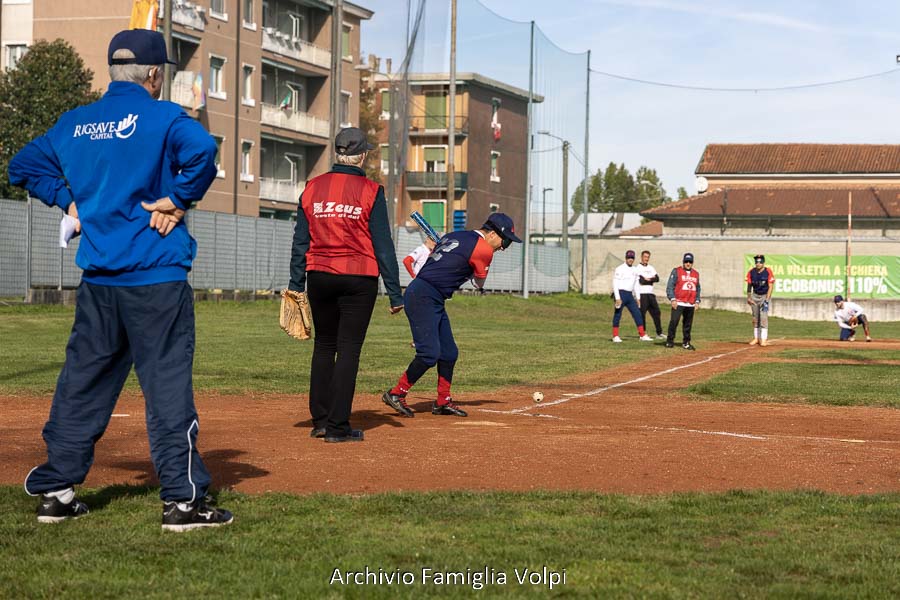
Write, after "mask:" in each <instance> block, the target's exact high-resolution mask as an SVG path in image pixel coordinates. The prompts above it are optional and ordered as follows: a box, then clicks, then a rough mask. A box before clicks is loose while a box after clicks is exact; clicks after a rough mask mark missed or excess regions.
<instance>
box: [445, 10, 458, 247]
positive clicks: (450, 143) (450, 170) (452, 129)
mask: <svg viewBox="0 0 900 600" xmlns="http://www.w3.org/2000/svg"><path fill="white" fill-rule="evenodd" d="M447 100H448V102H449V103H450V109H449V111H448V112H449V115H448V117H449V123H447V207H446V208H447V210H446V213H447V214H446V216H445V217H444V231H445V232H448V231H453V201H454V200H456V183H455V180H456V175H455V172H454V171H455V164H454V157H455V155H456V0H451V2H450V93H449V95H448V99H447Z"/></svg>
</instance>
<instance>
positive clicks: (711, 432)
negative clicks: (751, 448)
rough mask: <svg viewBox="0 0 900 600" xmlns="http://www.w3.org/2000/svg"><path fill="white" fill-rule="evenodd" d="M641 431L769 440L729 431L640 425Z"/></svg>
mask: <svg viewBox="0 0 900 600" xmlns="http://www.w3.org/2000/svg"><path fill="white" fill-rule="evenodd" d="M641 429H649V430H651V431H674V432H677V433H702V434H704V435H724V436H728V437H736V438H746V439H748V440H767V439H769V438H767V437H763V436H760V435H750V434H749V433H732V432H730V431H705V430H703V429H681V428H679V427H650V426H647V425H642V426H641Z"/></svg>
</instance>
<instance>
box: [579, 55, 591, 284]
mask: <svg viewBox="0 0 900 600" xmlns="http://www.w3.org/2000/svg"><path fill="white" fill-rule="evenodd" d="M585 77H586V79H587V82H586V85H587V87H586V88H585V89H586V92H585V96H584V185H582V188H583V189H582V204H581V217H582V219H583V221H582V224H581V225H582V232H581V233H582V241H581V293H582V294H587V289H588V288H587V273H588V268H587V257H588V250H587V247H588V186H589V184H590V179H589V177H590V173H589V172H588V162H589V161H588V148H589V146H590V141H591V133H590V132H591V51H590V50H588V51H587V68H586V69H585Z"/></svg>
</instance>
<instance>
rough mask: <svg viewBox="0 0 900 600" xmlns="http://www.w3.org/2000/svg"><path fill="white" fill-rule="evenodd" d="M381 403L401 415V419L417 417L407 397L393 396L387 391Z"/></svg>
mask: <svg viewBox="0 0 900 600" xmlns="http://www.w3.org/2000/svg"><path fill="white" fill-rule="evenodd" d="M381 401H382V402H384V403H385V404H387V405H388V406H390V407H391V408H393V409H394V410H396V411H397V412H398V413H400V416H401V417H415V416H416V413H415V412H413V409H411V408H410V407H409V405H408V404H407V403H406V396H398V395H396V394H392V393H391V391H390V390H388V391H386V392H385V393H384V395H383V396H382V397H381Z"/></svg>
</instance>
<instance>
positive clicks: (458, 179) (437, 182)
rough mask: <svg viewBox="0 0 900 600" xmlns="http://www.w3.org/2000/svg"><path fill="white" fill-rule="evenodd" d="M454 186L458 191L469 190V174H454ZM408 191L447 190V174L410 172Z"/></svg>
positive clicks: (407, 184)
mask: <svg viewBox="0 0 900 600" xmlns="http://www.w3.org/2000/svg"><path fill="white" fill-rule="evenodd" d="M453 186H454V187H455V188H456V189H458V190H466V189H468V188H469V174H468V173H460V172H456V173H454V174H453ZM406 187H407V189H413V188H420V189H422V188H425V189H432V188H435V189H438V188H440V189H446V188H447V174H446V173H428V172H424V171H408V172H407V173H406Z"/></svg>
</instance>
